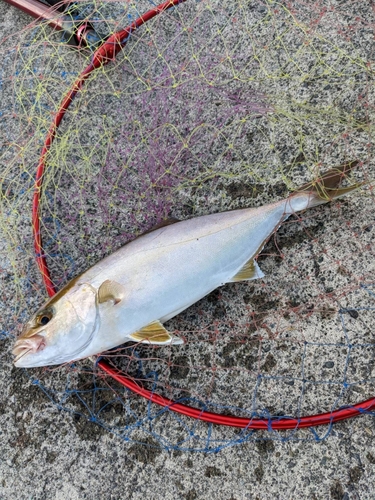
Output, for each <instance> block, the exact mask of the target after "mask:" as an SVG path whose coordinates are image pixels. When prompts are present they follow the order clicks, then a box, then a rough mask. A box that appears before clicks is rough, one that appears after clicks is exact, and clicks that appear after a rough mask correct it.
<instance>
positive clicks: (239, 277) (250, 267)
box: [229, 258, 264, 283]
mask: <svg viewBox="0 0 375 500" xmlns="http://www.w3.org/2000/svg"><path fill="white" fill-rule="evenodd" d="M263 276H264V273H263V272H262V271H261V269H260V267H259V266H258V264H257V262H256V261H255V260H254V259H253V258H251V259H249V260H248V261H247V262H246V264H245V265H244V266H243V267H242V268H241V269H240V270H239V271H238V273H237V274H236V275H235V276H233V278H232V279H231V280H230V281H229V283H235V282H237V281H246V280H256V279H257V278H263Z"/></svg>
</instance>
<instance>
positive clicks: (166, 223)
mask: <svg viewBox="0 0 375 500" xmlns="http://www.w3.org/2000/svg"><path fill="white" fill-rule="evenodd" d="M176 222H180V220H179V219H176V218H175V217H169V218H168V219H164V220H162V221H160V222H158V223H157V224H156V225H155V226H153V227H151V228H150V229H148V230H147V231H145V232H144V233H142V234H141V236H143V235H144V234H148V233H152V232H153V231H156V230H157V229H161V228H162V227H166V226H170V225H171V224H176Z"/></svg>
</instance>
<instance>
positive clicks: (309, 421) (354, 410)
mask: <svg viewBox="0 0 375 500" xmlns="http://www.w3.org/2000/svg"><path fill="white" fill-rule="evenodd" d="M185 1H186V0H167V1H166V2H164V3H161V4H159V5H157V6H156V7H155V8H153V9H150V10H149V11H147V12H146V13H145V14H143V15H142V16H140V17H139V18H138V19H136V20H135V21H134V22H133V23H131V24H130V25H129V26H128V27H126V28H125V29H123V30H121V31H118V32H117V33H114V34H113V35H112V36H111V37H109V38H108V39H107V40H106V41H105V42H104V43H103V44H102V45H101V46H100V47H99V48H98V49H96V51H95V52H94V54H93V57H92V60H91V62H90V64H89V65H88V66H87V67H86V68H85V69H84V70H83V71H82V72H81V74H80V75H79V77H78V78H77V79H76V81H75V82H74V84H73V85H72V87H71V89H70V90H69V91H68V93H67V95H66V96H65V98H64V99H63V100H62V102H61V105H60V108H59V110H58V111H57V113H56V115H55V117H54V119H53V122H52V124H51V126H50V128H49V130H48V132H47V135H46V138H45V141H44V145H43V148H42V151H41V154H40V159H39V163H38V166H37V169H36V174H35V181H34V195H33V200H32V230H33V239H34V251H35V259H36V262H37V265H38V268H39V271H40V273H41V275H42V280H43V283H44V285H45V287H46V291H47V294H48V295H49V297H52V296H54V295H55V294H56V293H57V290H56V288H55V286H54V284H53V282H52V280H51V274H50V270H49V267H48V264H47V261H46V254H45V253H44V250H43V243H42V235H41V225H40V195H41V191H42V187H43V174H44V171H45V168H46V157H47V153H48V150H49V148H50V147H51V145H52V143H53V141H54V139H55V136H56V131H57V129H58V127H59V125H60V123H61V121H62V119H63V117H64V115H65V113H66V111H67V110H68V108H69V106H70V104H71V103H72V101H73V99H74V98H75V96H76V95H77V93H78V92H79V91H80V89H81V88H82V86H83V85H84V83H85V81H86V80H87V79H88V78H89V77H90V75H91V73H92V72H93V71H95V70H96V69H97V68H99V67H100V66H102V65H105V64H107V63H109V62H110V61H111V60H114V58H115V57H116V54H117V53H118V52H119V51H120V50H122V48H123V47H124V46H125V45H126V43H127V41H128V39H129V37H130V36H131V34H132V33H133V32H134V31H135V30H136V29H137V28H139V27H140V26H142V25H143V24H145V23H146V22H147V21H149V20H151V19H153V18H154V17H156V16H157V15H158V14H160V13H162V12H164V11H166V10H168V9H170V8H173V7H175V6H177V5H179V4H181V3H184V2H185ZM96 364H97V366H98V367H100V369H101V370H103V372H104V373H106V374H107V375H109V376H110V377H112V378H113V379H114V380H116V381H117V382H118V383H120V384H121V385H122V386H124V387H126V388H127V389H129V390H130V391H132V392H134V393H136V394H138V395H139V396H142V397H143V398H145V399H147V400H149V401H150V402H152V403H155V404H158V405H160V406H162V407H165V408H167V409H168V410H170V411H173V412H176V413H179V414H182V415H185V416H188V417H190V418H194V419H196V420H202V421H205V422H208V423H211V424H216V425H223V426H229V427H237V428H244V429H254V430H268V431H274V430H287V429H298V428H309V427H315V426H319V425H332V424H333V423H334V422H338V421H341V420H346V419H350V418H353V417H355V416H358V415H361V414H366V413H369V412H371V411H372V410H374V409H375V397H374V398H370V399H368V400H365V401H361V402H359V403H357V404H355V405H352V406H350V407H341V408H338V409H336V410H332V411H330V412H327V413H319V414H315V415H306V416H304V417H299V418H293V417H287V416H283V417H273V418H260V417H257V416H254V417H252V418H243V417H236V416H228V415H222V414H219V413H215V412H209V411H206V410H199V409H197V408H194V407H191V406H189V405H185V404H182V403H179V402H176V401H173V400H171V399H167V398H164V397H163V396H160V395H158V394H155V393H154V392H151V391H149V390H147V389H145V388H143V387H142V386H140V385H139V384H137V383H136V382H135V381H134V380H131V379H130V378H128V377H126V376H125V375H124V374H123V373H121V372H119V371H118V370H116V369H115V368H113V367H112V366H111V365H110V364H109V363H108V362H107V361H105V360H104V359H99V360H98V362H97V363H96Z"/></svg>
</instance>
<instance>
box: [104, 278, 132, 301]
mask: <svg viewBox="0 0 375 500" xmlns="http://www.w3.org/2000/svg"><path fill="white" fill-rule="evenodd" d="M125 292H126V290H125V288H124V286H123V285H120V283H117V282H116V281H112V280H105V281H103V283H102V284H101V285H100V287H99V289H98V302H99V304H102V303H103V302H107V301H108V300H113V302H114V303H115V304H118V303H119V302H121V300H122V299H123V298H124V297H125Z"/></svg>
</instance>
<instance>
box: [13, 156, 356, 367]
mask: <svg viewBox="0 0 375 500" xmlns="http://www.w3.org/2000/svg"><path fill="white" fill-rule="evenodd" d="M357 163H358V162H352V163H349V164H346V165H343V166H341V167H338V168H336V169H333V170H331V171H329V172H327V173H326V174H325V175H323V176H321V177H320V178H319V179H317V180H316V181H315V182H312V183H309V184H306V185H305V186H303V187H302V188H300V189H299V190H298V191H297V192H295V193H293V194H292V195H291V196H289V198H287V199H284V200H281V201H277V202H275V203H271V204H269V205H266V206H263V207H259V208H245V209H241V210H233V211H229V212H223V213H217V214H212V215H205V216H202V217H196V218H193V219H189V220H185V221H178V222H175V223H173V224H168V225H165V226H163V227H158V228H155V229H154V230H152V231H150V232H148V233H145V234H144V235H142V236H140V237H138V238H137V239H135V240H134V241H131V242H130V243H128V244H126V245H125V246H123V247H122V248H120V249H119V250H117V251H116V252H114V253H113V254H112V255H110V256H108V257H106V258H105V259H103V260H102V261H100V262H99V263H98V264H95V265H94V266H93V267H91V268H90V269H88V270H87V271H85V272H84V273H82V274H81V275H80V276H77V277H76V278H74V279H73V280H72V281H71V282H70V283H68V284H67V285H66V286H65V287H64V288H63V289H62V290H60V291H59V292H58V293H57V294H56V295H55V296H54V297H52V298H51V299H50V300H49V301H48V302H47V303H46V304H45V305H44V306H43V307H41V308H40V309H39V310H38V311H37V313H36V314H35V315H34V316H33V317H32V319H31V320H30V321H29V322H28V323H27V324H26V325H25V328H24V330H23V332H22V334H21V335H20V337H19V338H18V340H17V341H16V343H15V346H14V351H13V353H14V355H15V356H16V358H15V360H14V363H15V365H16V366H18V367H38V366H47V365H56V364H61V363H65V362H70V361H74V360H77V359H82V358H85V357H88V356H92V355H96V354H100V353H102V352H103V351H106V350H108V349H111V348H113V347H116V346H119V345H121V344H123V343H124V342H129V341H132V342H143V343H149V344H157V345H167V344H181V343H183V341H182V340H181V339H180V338H178V337H176V336H175V335H173V334H171V333H169V332H168V331H167V330H166V329H165V327H164V326H163V323H165V322H166V321H168V320H169V319H170V318H173V317H174V316H176V315H177V314H179V313H180V312H181V311H184V310H185V309H186V308H188V307H189V306H191V305H192V304H194V303H195V302H197V301H198V300H200V299H201V298H202V297H204V296H205V295H207V294H209V293H210V292H212V291H213V290H214V289H215V288H217V287H218V286H221V285H224V284H225V283H230V282H237V281H242V280H253V279H256V278H261V277H262V276H263V273H262V271H261V270H260V269H259V266H258V264H257V262H256V261H255V258H256V256H257V255H258V254H259V252H260V251H261V249H262V248H263V246H264V244H265V243H266V241H267V240H268V239H269V237H270V236H271V235H272V233H273V232H274V231H275V230H277V229H278V227H279V226H280V224H281V223H282V222H283V221H284V220H285V219H287V218H288V217H289V216H290V215H291V214H293V213H295V212H299V211H301V210H305V209H307V208H310V207H315V206H317V205H320V204H322V203H327V202H329V201H331V200H334V199H336V198H338V197H339V196H343V195H345V194H347V193H349V192H351V191H353V190H354V189H357V188H358V187H360V186H361V185H363V184H361V183H356V184H352V185H350V186H348V187H344V188H339V187H338V186H339V184H340V181H341V180H342V179H343V178H345V177H346V175H347V173H348V172H349V171H350V170H351V169H352V168H353V166H354V165H356V164H357Z"/></svg>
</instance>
